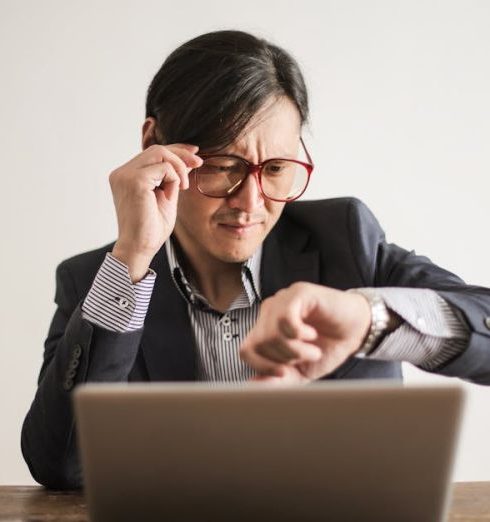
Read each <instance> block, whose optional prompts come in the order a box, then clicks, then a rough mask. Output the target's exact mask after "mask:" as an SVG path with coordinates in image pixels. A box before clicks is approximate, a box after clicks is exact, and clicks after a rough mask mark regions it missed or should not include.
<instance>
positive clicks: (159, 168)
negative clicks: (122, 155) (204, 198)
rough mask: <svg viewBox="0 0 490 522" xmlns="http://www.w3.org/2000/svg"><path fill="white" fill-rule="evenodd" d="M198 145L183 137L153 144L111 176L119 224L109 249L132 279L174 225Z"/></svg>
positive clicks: (137, 277) (142, 270) (196, 164)
mask: <svg viewBox="0 0 490 522" xmlns="http://www.w3.org/2000/svg"><path fill="white" fill-rule="evenodd" d="M197 151H198V147H197V146H196V145H188V144H183V143H175V144H171V145H151V146H150V147H148V148H147V149H145V150H144V151H143V152H141V153H140V154H138V155H137V156H135V157H134V158H133V159H131V160H130V161H129V162H128V163H126V164H125V165H122V166H121V167H119V168H118V169H116V170H114V171H113V172H111V174H110V176H109V182H110V185H111V190H112V195H113V199H114V205H115V207H116V214H117V222H118V228H119V236H118V239H117V241H116V243H115V245H114V248H113V251H112V254H113V255H114V256H115V257H116V258H117V259H119V260H120V261H122V262H123V263H125V264H126V265H127V266H128V268H129V273H130V276H131V279H132V281H133V282H136V281H139V280H140V279H142V278H143V277H144V276H145V274H146V272H147V271H148V267H149V266H150V263H151V260H152V259H153V257H154V256H155V254H156V253H157V252H158V250H159V249H160V248H161V246H162V245H163V243H164V242H165V241H166V240H167V238H168V237H169V236H170V234H171V233H172V231H173V229H174V226H175V219H176V215H177V200H178V195H179V189H181V190H185V189H187V188H189V172H190V171H191V170H192V169H194V168H196V167H199V166H201V165H202V159H201V158H200V157H199V156H196V153H197Z"/></svg>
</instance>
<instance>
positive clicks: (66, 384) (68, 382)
mask: <svg viewBox="0 0 490 522" xmlns="http://www.w3.org/2000/svg"><path fill="white" fill-rule="evenodd" d="M73 384H74V383H73V381H72V380H71V379H66V380H65V382H64V383H63V389H64V390H65V391H70V390H71V389H72V388H73Z"/></svg>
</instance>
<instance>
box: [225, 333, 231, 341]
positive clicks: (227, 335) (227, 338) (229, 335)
mask: <svg viewBox="0 0 490 522" xmlns="http://www.w3.org/2000/svg"><path fill="white" fill-rule="evenodd" d="M231 338H232V335H231V333H230V332H225V333H224V334H223V341H227V342H228V341H231Z"/></svg>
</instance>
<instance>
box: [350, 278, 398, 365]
mask: <svg viewBox="0 0 490 522" xmlns="http://www.w3.org/2000/svg"><path fill="white" fill-rule="evenodd" d="M348 291H349V292H352V293H356V294H360V295H362V296H363V298H364V299H366V301H367V303H368V304H369V307H370V311H371V321H370V323H371V324H370V327H369V329H368V331H367V333H366V335H365V337H364V339H363V341H362V342H361V344H360V346H359V348H358V350H357V351H356V352H355V355H356V357H366V356H368V355H369V354H371V353H372V352H373V351H374V350H375V349H376V348H377V346H379V344H380V342H381V341H382V339H383V338H384V337H385V335H386V334H387V333H389V332H390V331H393V330H394V329H395V328H396V326H397V325H398V323H397V322H396V318H394V317H392V315H391V314H390V311H389V310H388V308H387V307H386V305H385V302H384V300H383V299H382V297H381V296H380V295H379V294H378V293H376V291H375V290H373V289H371V288H356V289H351V290H348Z"/></svg>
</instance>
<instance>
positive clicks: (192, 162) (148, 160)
mask: <svg viewBox="0 0 490 522" xmlns="http://www.w3.org/2000/svg"><path fill="white" fill-rule="evenodd" d="M196 152H197V151H196ZM181 156H182V157H181ZM164 161H170V162H171V163H172V164H173V165H174V168H176V170H180V169H181V168H182V169H186V168H196V167H198V166H200V165H201V163H202V159H201V158H200V157H199V156H197V155H196V154H195V153H194V152H191V151H190V150H189V149H188V148H186V147H182V146H178V145H175V144H171V145H156V144H155V145H151V146H150V147H148V148H147V149H145V150H144V151H143V152H141V153H140V154H138V155H137V156H135V157H134V158H133V159H132V160H131V161H129V162H128V165H129V164H131V166H132V167H134V168H144V167H147V166H149V165H154V164H158V163H162V162H164Z"/></svg>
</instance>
